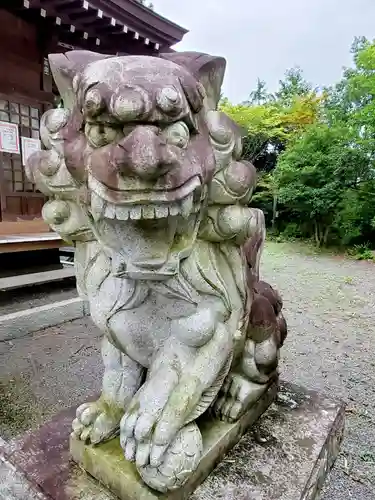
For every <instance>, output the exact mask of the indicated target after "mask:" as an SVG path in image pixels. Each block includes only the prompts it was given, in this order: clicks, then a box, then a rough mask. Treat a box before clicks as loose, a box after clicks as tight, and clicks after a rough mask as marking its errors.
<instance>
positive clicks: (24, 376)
mask: <svg viewBox="0 0 375 500" xmlns="http://www.w3.org/2000/svg"><path fill="white" fill-rule="evenodd" d="M374 271H375V267H374V265H373V264H371V263H367V262H355V261H351V260H346V259H343V258H340V257H332V256H327V255H317V254H314V253H312V252H309V251H307V249H306V248H304V247H299V246H296V245H293V246H292V245H289V244H279V243H278V244H276V243H273V242H268V243H267V245H266V252H265V255H264V259H263V276H264V278H265V279H266V280H268V281H269V282H270V283H271V284H273V285H275V286H276V287H277V288H278V289H279V290H280V291H281V292H282V295H283V298H284V306H285V313H286V316H287V320H288V323H289V338H288V341H287V342H286V344H285V347H284V349H283V352H282V363H281V371H282V377H283V378H284V379H286V380H289V381H291V382H294V383H297V384H300V385H304V386H306V387H309V388H312V389H316V390H319V391H323V392H325V393H328V394H332V395H334V396H335V397H340V398H342V399H343V400H345V401H346V402H347V403H348V409H347V431H346V439H345V441H344V445H343V448H342V453H341V455H340V457H339V459H338V461H337V462H336V466H335V468H334V471H333V472H332V474H331V477H330V480H329V482H328V484H327V485H326V488H325V492H324V493H323V497H322V500H348V499H354V500H374V499H375V494H374V493H373V491H372V490H373V489H374V487H375V417H374V416H373V409H374V408H375V377H374V373H375V372H374V367H375V358H374V356H373V349H372V342H371V340H372V338H373V337H374V336H375V328H374V326H373V322H374V319H375V279H374ZM99 337H100V334H99V331H98V330H97V329H96V328H95V327H94V326H92V324H91V322H90V320H89V319H88V318H83V319H81V320H77V321H74V322H71V323H67V324H65V325H61V326H59V327H55V328H50V329H48V330H44V331H42V332H38V333H37V334H35V335H34V336H32V337H27V338H23V339H19V340H15V341H13V342H12V343H8V342H6V343H0V435H1V436H2V437H4V438H5V439H11V438H12V437H15V436H16V435H17V434H19V433H20V432H22V431H24V430H26V429H28V428H32V427H35V426H36V425H38V424H39V423H41V422H43V421H45V420H47V419H48V418H50V416H51V415H53V414H54V413H56V412H57V411H59V410H61V409H63V408H67V407H70V406H72V405H76V404H78V403H79V402H81V401H83V400H85V399H87V398H88V397H90V396H91V395H92V394H93V393H96V392H97V391H99V389H100V379H101V373H102V366H101V361H100V351H99ZM83 381H84V382H83ZM281 465H282V464H281Z"/></svg>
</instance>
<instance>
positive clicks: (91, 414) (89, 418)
mask: <svg viewBox="0 0 375 500" xmlns="http://www.w3.org/2000/svg"><path fill="white" fill-rule="evenodd" d="M99 413H100V410H99V408H98V407H97V406H96V405H91V406H89V407H88V408H86V409H84V410H83V411H82V413H81V415H80V417H79V419H80V421H81V422H82V424H83V425H85V426H87V425H90V424H92V423H93V421H94V420H95V419H96V418H97V417H98V415H99Z"/></svg>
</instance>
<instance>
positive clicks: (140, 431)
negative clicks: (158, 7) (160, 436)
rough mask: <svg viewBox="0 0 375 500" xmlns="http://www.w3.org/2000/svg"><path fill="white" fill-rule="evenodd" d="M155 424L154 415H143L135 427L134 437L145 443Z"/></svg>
mask: <svg viewBox="0 0 375 500" xmlns="http://www.w3.org/2000/svg"><path fill="white" fill-rule="evenodd" d="M154 424H155V418H154V416H153V415H141V416H140V417H139V419H138V421H137V425H136V427H135V432H134V435H135V438H136V440H137V441H144V440H145V439H146V438H147V437H150V434H151V431H152V428H153V426H154Z"/></svg>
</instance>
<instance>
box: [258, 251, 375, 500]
mask: <svg viewBox="0 0 375 500" xmlns="http://www.w3.org/2000/svg"><path fill="white" fill-rule="evenodd" d="M266 248H267V250H266V252H265V255H264V258H263V267H262V272H263V276H264V278H266V280H267V281H269V282H270V283H271V284H273V285H276V287H277V288H278V289H279V290H280V291H281V292H282V295H283V299H284V306H285V312H286V316H287V320H288V324H289V331H290V333H289V338H288V340H287V342H286V344H285V348H284V349H283V352H282V364H281V370H282V377H283V378H284V379H287V380H290V381H293V382H294V383H297V384H300V385H304V386H306V387H309V388H313V389H317V390H320V391H324V392H326V393H327V394H332V395H334V396H336V397H340V398H342V399H343V400H345V401H346V402H347V403H348V411H347V429H346V438H345V442H344V446H343V449H342V453H341V456H340V457H339V459H338V461H337V463H336V466H335V469H334V471H333V473H332V475H331V479H330V482H329V484H328V485H327V486H326V489H325V493H324V494H323V497H322V499H323V500H348V499H354V500H370V499H371V500H374V499H375V492H374V488H375V416H374V410H375V375H374V374H375V356H374V342H375V326H374V324H375V265H374V264H372V263H367V262H356V261H350V260H346V259H342V258H340V257H331V256H324V255H314V254H311V255H309V254H308V253H306V251H305V249H303V248H302V250H301V249H299V248H298V247H296V246H295V245H293V246H292V245H290V244H277V243H273V242H268V243H267V245H266Z"/></svg>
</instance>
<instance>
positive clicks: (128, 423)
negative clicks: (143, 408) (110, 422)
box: [121, 411, 138, 437]
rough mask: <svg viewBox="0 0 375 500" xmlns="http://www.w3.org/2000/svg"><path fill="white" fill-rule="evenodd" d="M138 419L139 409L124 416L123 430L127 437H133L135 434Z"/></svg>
mask: <svg viewBox="0 0 375 500" xmlns="http://www.w3.org/2000/svg"><path fill="white" fill-rule="evenodd" d="M137 420H138V411H135V412H134V413H130V414H129V413H126V414H125V416H124V417H123V420H122V423H121V430H122V432H124V433H125V435H126V436H127V437H133V436H134V427H135V426H136V423H137Z"/></svg>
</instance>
